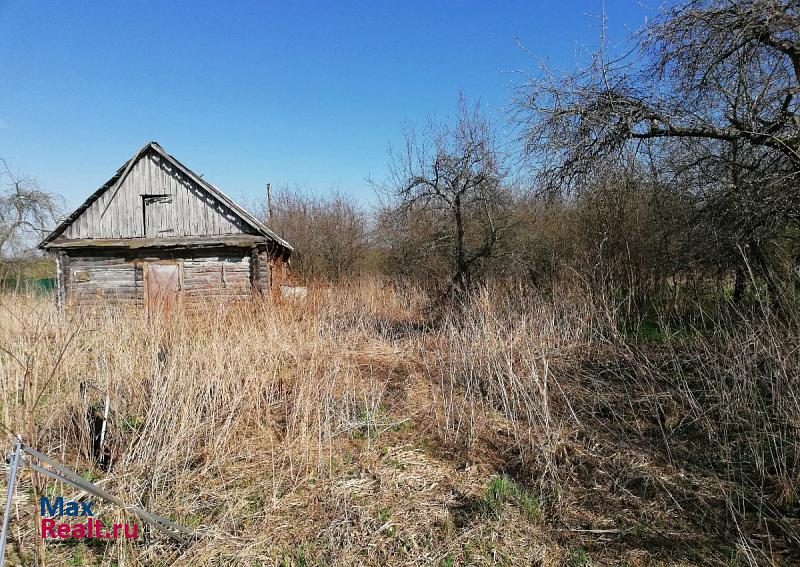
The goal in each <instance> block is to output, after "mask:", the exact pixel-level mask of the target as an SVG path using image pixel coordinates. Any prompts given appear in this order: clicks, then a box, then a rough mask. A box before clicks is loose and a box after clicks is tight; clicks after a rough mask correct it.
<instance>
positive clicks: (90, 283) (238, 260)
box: [59, 248, 273, 306]
mask: <svg viewBox="0 0 800 567" xmlns="http://www.w3.org/2000/svg"><path fill="white" fill-rule="evenodd" d="M264 253H265V257H264V264H263V265H262V264H261V263H259V264H258V265H257V270H258V271H257V272H254V271H253V257H252V254H251V250H249V249H245V248H231V249H213V250H212V249H207V250H183V251H167V250H127V251H106V250H71V251H69V252H68V253H64V254H63V255H61V256H60V259H59V263H60V266H61V270H60V274H61V275H60V276H59V293H60V294H61V295H62V296H63V297H64V299H65V302H66V304H68V305H80V304H87V303H98V302H100V303H103V302H113V303H115V304H128V305H135V306H143V305H144V304H145V285H146V281H145V280H146V269H147V268H146V266H147V264H148V262H150V263H157V262H176V263H177V264H178V265H179V266H180V296H181V300H182V301H183V303H184V304H186V305H196V304H201V303H206V302H216V301H220V300H223V301H225V300H235V299H248V298H250V297H251V296H252V294H253V292H254V291H261V290H260V289H257V288H256V284H257V283H258V284H263V285H264V286H265V287H264V289H269V287H270V282H272V281H273V277H272V274H271V273H270V272H271V270H272V269H273V267H272V260H271V259H270V258H269V254H268V253H266V252H264ZM264 266H265V267H264Z"/></svg>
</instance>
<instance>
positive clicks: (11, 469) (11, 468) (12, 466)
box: [0, 439, 22, 567]
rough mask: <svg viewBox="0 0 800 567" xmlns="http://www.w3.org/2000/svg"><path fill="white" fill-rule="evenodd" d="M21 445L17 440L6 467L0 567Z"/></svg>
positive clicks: (3, 561)
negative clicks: (6, 486) (6, 491)
mask: <svg viewBox="0 0 800 567" xmlns="http://www.w3.org/2000/svg"><path fill="white" fill-rule="evenodd" d="M21 446H22V443H21V442H20V441H19V439H17V442H16V447H15V448H14V454H13V455H11V462H10V463H9V465H8V493H7V494H6V509H5V512H4V513H3V533H2V534H0V567H3V565H5V562H6V539H7V537H8V522H9V521H10V520H11V501H12V500H13V499H14V488H15V486H16V484H17V468H18V465H19V457H20V455H19V453H20V449H21Z"/></svg>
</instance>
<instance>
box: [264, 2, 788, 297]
mask: <svg viewBox="0 0 800 567" xmlns="http://www.w3.org/2000/svg"><path fill="white" fill-rule="evenodd" d="M799 11H800V9H798V7H797V5H796V3H795V2H789V1H784V0H691V1H685V2H681V3H678V4H674V5H671V6H668V7H666V8H665V9H664V10H663V11H662V12H661V14H660V15H659V17H658V18H656V19H654V20H652V21H650V22H649V23H647V24H646V25H645V26H644V27H643V28H642V29H641V30H639V31H638V32H636V33H635V34H634V35H633V36H632V38H631V42H632V45H631V46H630V49H629V50H628V51H626V52H625V54H623V55H622V56H614V55H613V54H610V53H608V52H607V50H606V47H605V45H602V44H601V45H600V47H599V48H598V50H597V51H596V52H595V53H593V54H591V56H590V57H588V58H587V64H586V65H585V66H583V67H579V68H577V69H575V70H571V71H566V72H565V71H556V70H552V69H548V68H546V67H542V68H540V69H539V70H538V71H537V72H536V73H535V74H532V75H531V76H528V77H526V80H525V81H524V84H522V85H520V86H519V87H518V88H517V90H516V92H515V96H514V102H513V107H512V109H511V112H510V117H511V125H512V126H514V127H516V132H517V133H518V135H519V138H518V142H519V143H518V144H516V145H515V144H508V143H506V144H505V145H503V144H501V143H500V142H499V141H498V128H497V126H496V125H494V124H492V123H490V121H489V120H488V119H487V118H486V117H485V116H484V115H482V113H481V112H480V109H479V108H478V107H477V106H476V105H470V104H469V103H468V102H467V101H466V100H465V99H464V98H463V97H462V98H461V99H460V100H459V102H458V105H457V112H456V116H455V119H454V120H452V121H450V122H444V123H435V122H430V123H429V124H427V125H426V126H425V127H424V128H422V129H417V128H415V127H412V126H409V127H407V128H406V130H405V137H404V144H403V145H402V147H400V148H397V149H395V150H394V151H393V152H392V153H391V156H390V174H389V176H388V179H386V180H383V181H381V182H379V183H376V184H375V186H376V188H377V189H378V192H379V195H381V196H382V198H383V205H382V206H381V207H380V208H379V210H377V211H365V210H363V209H361V208H360V207H359V206H358V205H357V204H356V203H355V202H353V201H351V200H348V199H346V198H344V197H342V196H341V195H338V194H337V195H334V196H332V197H329V198H317V197H314V198H311V197H304V196H302V195H300V194H291V195H285V196H283V197H282V198H281V199H279V202H278V206H277V207H276V215H275V219H274V225H275V226H276V227H278V228H279V230H280V231H281V232H282V234H283V235H284V236H286V237H287V238H289V239H290V240H292V241H293V242H294V243H296V244H297V248H298V257H297V261H296V267H297V268H298V270H299V271H300V272H301V273H302V274H303V275H305V276H308V277H310V278H312V279H314V278H321V279H326V280H330V279H338V278H341V277H343V276H345V275H352V274H355V273H358V272H363V271H364V270H371V271H379V272H381V273H384V274H388V275H391V276H396V277H408V278H414V279H416V280H417V281H419V282H421V283H424V284H425V285H428V286H429V287H431V288H432V289H435V290H436V291H437V292H441V293H442V294H444V295H449V296H456V297H457V296H458V295H459V294H461V293H463V292H464V291H466V290H468V289H469V288H471V287H474V286H475V285H479V284H481V283H484V282H487V281H489V280H491V279H496V278H509V277H510V278H514V279H516V280H518V281H519V282H521V283H525V284H526V285H529V286H532V287H539V288H547V287H549V286H552V285H553V284H554V283H555V282H557V281H560V280H563V279H564V278H573V279H576V280H578V281H581V282H584V283H585V284H587V285H590V286H591V287H592V288H593V289H596V290H609V291H613V292H614V293H616V294H618V295H621V296H623V297H625V298H626V300H627V301H629V302H630V303H631V305H641V304H644V303H647V302H648V301H652V300H653V299H654V298H658V300H659V301H663V300H669V299H673V300H675V299H676V298H677V296H678V295H680V294H682V293H688V292H691V293H695V294H701V293H704V290H705V291H711V292H713V293H717V294H719V293H725V294H728V295H729V297H730V299H731V300H733V301H735V302H738V301H741V300H742V299H743V297H745V295H746V294H747V293H751V294H752V293H760V294H764V295H766V296H768V297H769V298H770V301H771V302H773V304H775V305H776V306H778V305H779V304H780V303H781V302H782V301H787V300H788V301H793V300H794V299H795V295H794V294H795V293H796V291H797V290H796V287H797V285H798V269H800V225H798V220H799V219H800V183H798V181H800V180H799V179H798V175H800V114H798V111H799V110H800V108H798V105H800V98H799V97H798V93H800V37H798V34H800V13H799ZM501 148H502V149H501ZM508 148H513V149H511V150H509V149H508ZM512 164H514V165H513V166H512Z"/></svg>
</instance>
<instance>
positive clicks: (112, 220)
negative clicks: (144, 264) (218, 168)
mask: <svg viewBox="0 0 800 567" xmlns="http://www.w3.org/2000/svg"><path fill="white" fill-rule="evenodd" d="M147 195H165V196H168V197H169V198H170V202H169V204H164V203H161V204H158V205H153V206H152V210H153V213H154V214H155V215H157V217H156V218H153V219H148V220H151V221H152V222H155V223H157V224H158V226H159V227H162V228H167V229H171V230H164V231H162V232H159V233H158V236H159V237H160V238H170V237H187V236H211V235H235V234H254V233H255V231H254V230H253V229H252V228H251V227H250V226H248V225H247V224H246V223H244V222H243V221H242V219H240V218H239V216H238V215H237V214H235V213H234V212H233V211H232V210H230V209H229V208H228V207H227V206H225V205H224V204H223V203H222V202H220V201H219V200H217V199H215V198H214V196H212V195H210V194H209V193H208V192H207V191H206V190H205V189H203V188H202V187H200V186H199V185H198V184H197V183H195V182H194V181H193V180H191V179H190V178H189V177H188V176H186V175H185V174H184V173H183V172H181V171H179V170H178V169H177V168H176V167H175V166H174V165H173V164H172V163H170V162H169V161H167V160H165V159H164V158H162V156H160V155H158V154H156V153H152V152H151V153H148V154H146V155H144V156H143V157H142V158H141V159H139V160H138V161H136V163H134V164H133V166H132V167H131V168H130V171H128V173H127V175H126V176H125V178H124V179H123V181H122V183H121V184H120V185H119V186H118V187H116V188H111V189H109V190H108V191H106V192H105V193H103V194H102V195H100V197H99V198H98V199H97V200H95V201H94V202H93V203H92V204H91V205H90V206H89V207H88V208H87V209H86V210H85V211H83V213H81V215H80V216H79V217H78V218H77V219H75V221H74V222H73V223H72V224H71V225H70V226H68V227H67V228H66V230H65V231H64V232H63V234H62V236H61V237H62V238H65V239H80V238H96V239H103V238H144V237H145V236H147V235H146V234H145V212H144V211H145V206H146V205H145V199H144V196H147Z"/></svg>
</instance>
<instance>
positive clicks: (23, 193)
mask: <svg viewBox="0 0 800 567" xmlns="http://www.w3.org/2000/svg"><path fill="white" fill-rule="evenodd" d="M0 162H2V164H3V171H0V177H3V178H4V179H5V180H4V183H3V187H2V192H0V251H2V253H5V254H7V253H9V252H10V251H14V250H17V249H19V248H21V247H24V245H25V244H26V243H28V242H29V241H30V240H33V239H38V238H41V237H42V236H43V233H44V232H46V231H47V230H48V229H49V228H50V227H51V226H52V224H53V223H54V222H55V221H56V218H57V217H58V214H59V197H58V196H57V195H55V194H53V193H49V192H47V191H45V190H43V189H41V188H40V187H39V183H38V182H37V181H36V180H35V179H33V178H31V177H27V176H22V175H17V174H14V173H13V172H12V171H11V168H10V167H9V166H8V163H6V160H5V159H3V158H0Z"/></svg>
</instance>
